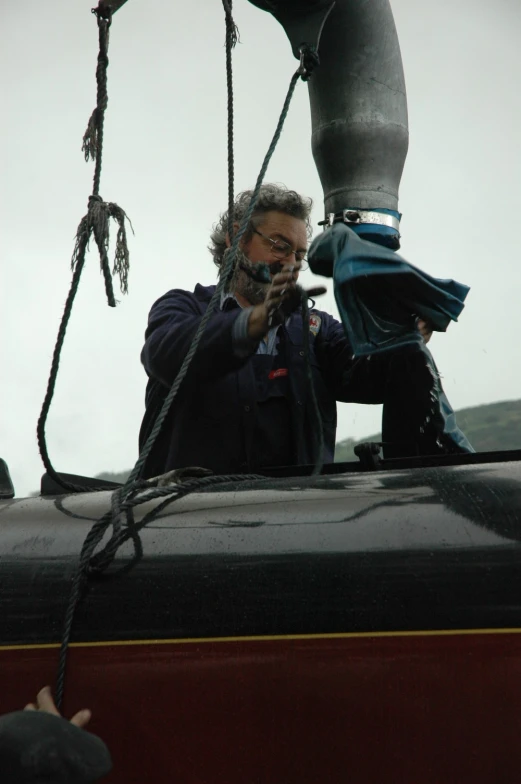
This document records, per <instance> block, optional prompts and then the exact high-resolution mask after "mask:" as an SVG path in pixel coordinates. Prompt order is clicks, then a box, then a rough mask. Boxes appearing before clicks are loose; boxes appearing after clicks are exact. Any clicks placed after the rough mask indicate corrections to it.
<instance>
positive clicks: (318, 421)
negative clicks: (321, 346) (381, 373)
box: [302, 291, 324, 476]
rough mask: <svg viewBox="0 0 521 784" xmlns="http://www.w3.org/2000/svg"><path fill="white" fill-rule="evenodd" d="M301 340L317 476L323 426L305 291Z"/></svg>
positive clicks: (321, 463)
mask: <svg viewBox="0 0 521 784" xmlns="http://www.w3.org/2000/svg"><path fill="white" fill-rule="evenodd" d="M302 341H303V346H304V362H305V365H306V378H307V382H308V386H309V393H310V395H311V405H312V410H313V420H314V421H313V423H312V433H313V446H314V451H315V455H314V459H315V466H314V468H313V473H312V476H318V475H319V474H320V472H321V471H322V466H323V465H324V427H323V424H322V417H321V415H320V407H319V405H318V399H317V393H316V390H315V382H314V380H313V370H312V369H311V355H310V346H309V307H308V298H307V294H306V292H305V291H303V292H302Z"/></svg>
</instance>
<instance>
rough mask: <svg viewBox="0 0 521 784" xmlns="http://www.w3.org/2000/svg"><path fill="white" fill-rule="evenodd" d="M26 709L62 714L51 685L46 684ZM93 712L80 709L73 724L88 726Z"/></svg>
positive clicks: (72, 720) (73, 719)
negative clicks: (53, 695) (55, 701)
mask: <svg viewBox="0 0 521 784" xmlns="http://www.w3.org/2000/svg"><path fill="white" fill-rule="evenodd" d="M24 710H27V711H44V712H45V713H51V714H52V715H53V716H61V713H60V711H59V710H58V708H57V707H56V705H55V703H54V700H53V697H52V693H51V688H50V686H44V687H43V689H42V690H41V691H39V692H38V694H37V695H36V702H35V703H34V702H30V703H29V704H28V705H26V706H25V708H24ZM91 716H92V714H91V712H90V710H88V709H87V708H85V709H84V710H80V711H78V713H76V714H75V715H74V716H73V717H72V719H71V724H74V725H75V726H76V727H80V728H83V727H86V726H87V724H88V723H89V721H90V719H91Z"/></svg>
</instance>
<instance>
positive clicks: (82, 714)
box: [71, 708, 92, 727]
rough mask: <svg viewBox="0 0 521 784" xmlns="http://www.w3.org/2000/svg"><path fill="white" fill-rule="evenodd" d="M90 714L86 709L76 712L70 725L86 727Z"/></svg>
mask: <svg viewBox="0 0 521 784" xmlns="http://www.w3.org/2000/svg"><path fill="white" fill-rule="evenodd" d="M91 716H92V713H91V712H90V710H88V708H85V709H84V710H81V711H78V713H76V715H75V716H73V717H72V719H71V724H75V725H76V727H86V726H87V724H88V723H89V721H90V719H91Z"/></svg>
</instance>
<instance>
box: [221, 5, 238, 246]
mask: <svg viewBox="0 0 521 784" xmlns="http://www.w3.org/2000/svg"><path fill="white" fill-rule="evenodd" d="M222 2H223V6H224V12H225V16H226V92H227V98H228V106H227V116H228V236H229V237H230V238H231V237H233V206H234V198H235V185H234V180H235V172H234V154H233V120H234V116H233V68H232V49H233V47H234V46H235V44H236V43H237V40H238V32H237V27H236V25H235V22H234V21H233V16H232V0H222Z"/></svg>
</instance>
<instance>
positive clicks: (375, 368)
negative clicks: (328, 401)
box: [315, 313, 389, 404]
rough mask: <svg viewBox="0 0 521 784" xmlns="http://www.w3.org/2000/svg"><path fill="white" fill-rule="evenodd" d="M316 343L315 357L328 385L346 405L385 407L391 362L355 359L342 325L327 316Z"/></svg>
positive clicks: (380, 358)
mask: <svg viewBox="0 0 521 784" xmlns="http://www.w3.org/2000/svg"><path fill="white" fill-rule="evenodd" d="M319 315H320V316H321V318H322V325H321V329H320V332H319V333H318V335H317V338H316V341H315V355H316V358H317V361H318V363H319V365H320V370H321V372H322V376H323V378H324V381H325V383H326V385H327V387H328V389H329V390H330V391H331V393H332V394H333V395H334V397H335V399H336V400H338V401H340V402H342V403H367V404H377V403H383V402H384V397H385V390H386V383H387V373H388V367H389V358H388V356H387V355H385V354H384V355H381V356H372V357H358V358H356V357H353V350H352V348H351V345H350V343H349V341H348V339H347V337H346V335H345V332H344V328H343V326H342V324H341V323H340V322H339V321H337V320H336V319H334V318H333V317H332V316H330V315H329V314H327V313H320V314H319Z"/></svg>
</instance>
